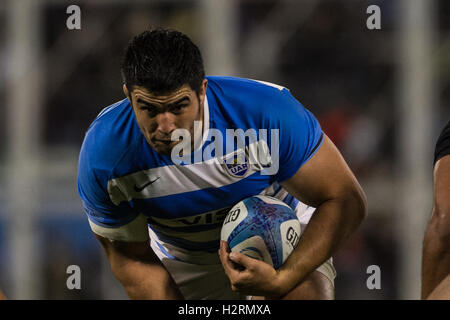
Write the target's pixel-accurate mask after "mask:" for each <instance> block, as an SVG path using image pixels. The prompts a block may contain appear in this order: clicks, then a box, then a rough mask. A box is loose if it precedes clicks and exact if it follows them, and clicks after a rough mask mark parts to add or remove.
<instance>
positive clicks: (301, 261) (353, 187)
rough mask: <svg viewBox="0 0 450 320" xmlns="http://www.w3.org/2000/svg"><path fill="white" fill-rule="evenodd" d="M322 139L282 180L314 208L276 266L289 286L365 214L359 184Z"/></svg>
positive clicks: (320, 260) (324, 257)
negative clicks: (288, 252) (310, 155)
mask: <svg viewBox="0 0 450 320" xmlns="http://www.w3.org/2000/svg"><path fill="white" fill-rule="evenodd" d="M324 139H325V140H324V142H323V145H322V146H321V148H320V149H319V150H318V151H317V153H316V154H315V155H314V156H313V158H311V159H310V160H309V161H308V162H307V163H306V164H305V165H304V166H303V167H302V168H300V170H299V171H298V172H297V173H296V174H295V175H294V176H293V177H292V178H291V179H289V180H287V181H285V182H283V183H281V185H282V186H283V187H284V188H285V189H286V190H287V191H288V192H289V193H290V194H292V195H293V196H295V197H296V198H297V199H299V200H301V201H302V202H304V203H306V204H308V205H311V206H313V207H316V208H317V209H316V211H315V213H314V214H313V216H312V218H311V220H310V221H309V223H308V225H307V227H306V229H305V231H304V233H303V234H302V236H301V238H300V241H299V243H298V245H297V247H296V249H295V250H294V251H293V253H292V254H291V256H290V257H289V258H288V259H287V260H286V262H285V263H284V265H283V266H282V267H281V268H280V269H279V273H280V275H281V279H283V280H282V283H283V286H284V287H285V288H286V287H287V288H289V289H291V288H293V287H294V286H295V285H296V284H297V283H298V282H300V281H302V280H303V279H304V278H305V277H306V276H307V275H308V274H309V273H311V272H312V271H314V270H315V269H316V268H317V267H318V266H320V265H321V264H322V263H323V262H324V261H326V260H327V259H328V258H329V257H331V256H332V254H333V253H334V252H335V251H336V249H337V248H339V246H340V245H341V244H342V243H343V242H344V241H345V240H346V239H347V238H348V237H349V236H350V235H351V234H352V233H353V232H354V231H355V229H356V228H357V227H358V226H359V224H360V223H361V222H362V220H363V219H364V217H365V216H366V198H365V194H364V192H363V190H362V188H361V186H360V185H359V183H358V181H357V180H356V178H355V177H354V175H353V173H352V172H351V170H350V168H349V167H348V166H347V164H346V163H345V161H344V159H343V158H342V156H341V154H340V153H339V151H338V150H337V148H336V147H335V146H334V144H333V143H332V142H331V140H330V139H329V138H328V137H326V136H325V138H324Z"/></svg>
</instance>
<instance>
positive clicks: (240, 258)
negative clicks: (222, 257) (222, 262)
mask: <svg viewBox="0 0 450 320" xmlns="http://www.w3.org/2000/svg"><path fill="white" fill-rule="evenodd" d="M228 256H229V259H230V260H231V261H233V262H234V263H236V264H238V265H240V266H242V267H243V268H245V269H250V268H251V267H252V266H253V265H254V264H255V261H258V260H255V259H253V258H250V257H248V256H246V255H245V254H242V253H239V252H231V253H230V254H229V255H228Z"/></svg>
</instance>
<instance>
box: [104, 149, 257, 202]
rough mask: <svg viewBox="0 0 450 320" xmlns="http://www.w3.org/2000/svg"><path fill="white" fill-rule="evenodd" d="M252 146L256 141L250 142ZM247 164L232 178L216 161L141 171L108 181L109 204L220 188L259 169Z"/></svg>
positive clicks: (217, 160) (223, 165)
mask: <svg viewBox="0 0 450 320" xmlns="http://www.w3.org/2000/svg"><path fill="white" fill-rule="evenodd" d="M256 143H260V142H258V141H257V142H254V144H256ZM250 149H256V148H250ZM239 151H240V150H238V152H239ZM241 152H242V151H241ZM235 153H236V151H234V152H232V153H229V154H226V155H225V156H223V158H222V159H227V158H228V157H230V156H231V155H233V154H235ZM221 162H222V163H221ZM247 164H248V170H247V172H246V173H245V175H244V176H242V177H235V176H232V175H231V174H230V173H229V171H228V170H227V167H226V164H225V163H224V161H223V160H220V161H219V159H218V158H213V159H209V160H206V161H204V162H199V163H194V164H189V165H185V166H182V165H170V166H164V167H158V168H153V169H148V170H143V171H139V172H136V173H132V174H130V175H126V176H123V177H119V178H115V179H112V180H109V181H108V193H109V196H110V198H111V201H112V202H113V203H114V204H115V205H118V204H119V203H121V202H122V201H130V200H131V199H152V198H159V197H164V196H168V195H174V194H180V193H185V192H192V191H198V190H202V189H206V188H220V187H223V186H227V185H229V184H232V183H235V182H237V181H239V180H241V179H244V178H246V177H248V176H250V175H252V174H254V173H255V172H257V171H260V170H261V168H262V166H261V165H260V164H259V163H257V164H251V163H248V162H247ZM153 180H156V181H155V182H154V183H152V184H151V185H149V186H147V187H146V188H145V189H143V190H142V191H140V190H138V191H136V189H135V186H137V187H138V189H139V187H141V186H144V185H145V184H147V183H148V182H149V181H153Z"/></svg>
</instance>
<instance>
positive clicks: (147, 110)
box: [140, 106, 156, 117]
mask: <svg viewBox="0 0 450 320" xmlns="http://www.w3.org/2000/svg"><path fill="white" fill-rule="evenodd" d="M140 109H141V110H142V111H146V112H147V113H148V114H149V115H150V116H151V117H154V116H155V115H156V108H152V107H147V106H145V107H140Z"/></svg>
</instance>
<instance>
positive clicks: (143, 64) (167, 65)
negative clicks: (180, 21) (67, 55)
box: [121, 29, 205, 94]
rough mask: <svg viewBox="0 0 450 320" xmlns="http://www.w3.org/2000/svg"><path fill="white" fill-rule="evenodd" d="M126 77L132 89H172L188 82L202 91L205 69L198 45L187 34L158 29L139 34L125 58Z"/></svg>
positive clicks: (126, 81) (195, 89)
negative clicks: (139, 87) (138, 87)
mask: <svg viewBox="0 0 450 320" xmlns="http://www.w3.org/2000/svg"><path fill="white" fill-rule="evenodd" d="M121 71H122V78H123V81H124V83H125V85H126V86H127V88H128V90H129V91H130V92H131V91H132V90H133V86H142V87H144V88H145V89H147V90H148V91H149V92H156V93H167V92H172V91H174V90H176V89H178V88H180V87H182V86H183V85H185V84H189V86H190V87H191V89H192V90H194V91H195V92H197V94H199V91H200V88H201V85H202V82H203V79H204V77H205V70H204V67H203V59H202V56H201V53H200V50H199V49H198V47H197V46H196V45H195V44H194V43H193V42H192V41H191V39H189V37H188V36H186V35H185V34H183V33H181V32H178V31H175V30H170V29H154V30H150V31H145V32H142V33H141V34H139V35H137V36H135V37H134V38H133V39H132V40H131V41H130V43H129V44H128V46H127V48H126V49H125V53H124V55H123V58H122V64H121Z"/></svg>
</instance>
